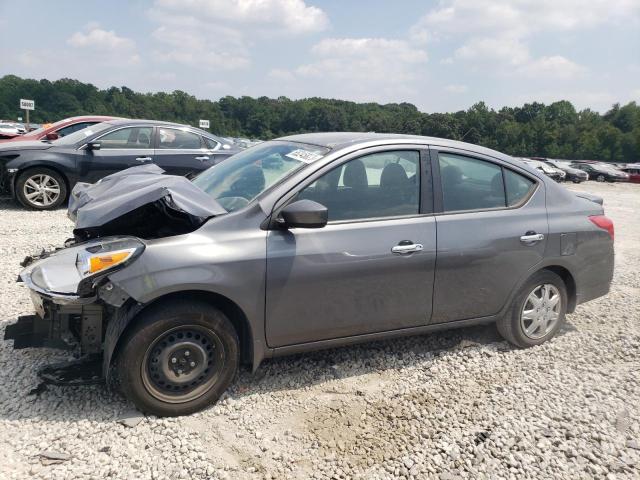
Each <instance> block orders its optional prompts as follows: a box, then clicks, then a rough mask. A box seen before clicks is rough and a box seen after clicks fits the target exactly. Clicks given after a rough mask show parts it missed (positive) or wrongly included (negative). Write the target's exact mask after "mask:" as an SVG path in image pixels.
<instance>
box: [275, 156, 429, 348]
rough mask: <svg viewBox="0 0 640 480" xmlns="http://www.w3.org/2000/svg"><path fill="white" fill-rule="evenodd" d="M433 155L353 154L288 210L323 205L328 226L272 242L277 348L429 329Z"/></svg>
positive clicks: (283, 234)
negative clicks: (303, 204)
mask: <svg viewBox="0 0 640 480" xmlns="http://www.w3.org/2000/svg"><path fill="white" fill-rule="evenodd" d="M425 155H428V151H427V150H426V149H424V148H422V149H421V148H420V147H406V146H403V147H395V148H391V147H387V148H386V149H382V151H375V152H371V153H357V154H353V155H351V156H350V157H347V159H344V160H341V161H339V165H337V166H330V167H325V169H324V171H323V172H321V173H320V174H318V175H316V176H315V177H312V178H311V179H310V183H308V184H307V185H306V186H304V187H302V188H301V189H300V190H299V191H298V192H297V193H296V194H295V196H294V197H293V198H291V199H289V200H287V201H286V202H285V203H284V204H283V206H284V205H285V204H287V203H289V202H291V201H295V200H296V199H303V198H306V199H311V200H314V201H317V202H319V203H322V204H323V205H325V206H326V207H327V208H328V211H329V223H328V224H327V225H326V226H325V227H324V228H319V229H295V228H294V229H289V230H272V231H270V232H269V234H268V237H267V290H266V332H267V343H268V345H269V346H270V347H280V346H285V345H293V344H300V343H306V342H313V341H319V340H327V339H333V338H340V337H348V336H353V335H361V334H367V333H373V332H381V331H387V330H395V329H401V328H407V327H415V326H420V325H425V324H427V323H428V321H429V318H430V316H431V296H432V290H433V274H434V265H435V248H436V225H435V221H434V217H433V215H432V214H431V202H430V200H429V199H430V198H432V193H431V189H430V185H431V175H430V173H428V170H429V168H430V167H429V163H428V161H426V158H425Z"/></svg>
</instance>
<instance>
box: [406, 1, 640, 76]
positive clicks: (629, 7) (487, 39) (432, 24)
mask: <svg viewBox="0 0 640 480" xmlns="http://www.w3.org/2000/svg"><path fill="white" fill-rule="evenodd" d="M629 19H635V20H636V21H638V20H640V1H638V0H589V1H588V2H585V1H584V0H513V1H510V2H505V1H503V0H442V1H441V2H440V4H439V6H438V7H436V8H434V9H431V10H430V11H428V12H427V13H426V14H425V15H424V16H423V17H422V18H420V20H418V22H417V23H416V24H414V25H413V27H411V30H410V35H411V38H412V39H413V40H414V41H418V42H424V41H436V40H442V39H446V40H449V41H453V42H456V41H457V42H458V45H459V46H458V47H457V48H456V49H455V52H454V55H453V59H454V60H458V61H464V62H472V63H474V64H475V65H476V66H479V67H482V66H484V67H486V69H487V70H488V71H492V72H494V73H497V74H502V73H512V72H513V71H514V70H513V68H514V67H517V69H516V72H519V73H524V74H526V73H534V72H544V73H545V74H547V75H550V76H554V77H556V78H572V77H575V76H576V75H578V74H579V73H581V72H582V71H584V68H583V67H581V66H579V65H577V64H575V63H574V62H573V61H571V60H569V59H567V58H565V57H563V56H561V55H559V54H558V53H557V52H549V53H550V54H549V55H548V56H542V57H540V58H534V57H533V55H531V53H530V48H529V42H530V39H531V37H532V36H533V35H534V34H539V33H549V32H567V31H574V30H579V29H581V30H584V29H586V28H590V27H594V26H598V25H602V24H615V23H617V22H623V21H625V22H626V21H628V20H629Z"/></svg>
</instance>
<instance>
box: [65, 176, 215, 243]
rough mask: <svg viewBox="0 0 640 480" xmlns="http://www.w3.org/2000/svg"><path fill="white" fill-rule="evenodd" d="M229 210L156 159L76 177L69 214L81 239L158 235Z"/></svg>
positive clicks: (189, 229) (182, 229)
mask: <svg viewBox="0 0 640 480" xmlns="http://www.w3.org/2000/svg"><path fill="white" fill-rule="evenodd" d="M224 213H226V210H225V209H224V208H222V207H221V206H220V205H219V204H218V203H217V202H216V201H215V200H214V199H213V198H212V197H210V196H209V195H207V194H206V193H205V192H203V191H202V190H200V189H199V188H198V187H196V186H195V185H194V184H193V183H192V182H191V181H189V180H187V179H186V178H185V177H180V176H176V175H164V170H162V169H161V168H160V167H158V166H157V165H154V164H148V165H141V166H138V167H132V168H128V169H126V170H122V171H120V172H117V173H114V174H112V175H109V176H107V177H104V178H103V179H101V180H99V181H98V182H97V183H93V184H90V183H78V184H76V186H75V187H74V188H73V191H72V192H71V196H70V198H69V208H68V216H69V218H70V219H71V220H73V221H74V222H75V229H74V230H73V233H74V236H75V237H76V240H78V241H85V240H88V239H91V238H97V237H103V236H108V235H134V236H137V237H140V238H145V239H149V238H160V237H166V236H171V235H179V234H182V233H188V232H192V231H194V230H196V229H197V228H198V227H200V225H202V224H203V223H204V222H205V221H207V219H209V218H211V217H215V216H217V215H222V214H224Z"/></svg>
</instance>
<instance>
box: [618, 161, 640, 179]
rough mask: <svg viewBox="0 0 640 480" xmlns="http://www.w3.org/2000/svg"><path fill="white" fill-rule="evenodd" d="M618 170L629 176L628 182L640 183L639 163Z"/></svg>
mask: <svg viewBox="0 0 640 480" xmlns="http://www.w3.org/2000/svg"><path fill="white" fill-rule="evenodd" d="M620 170H622V171H623V172H626V173H628V174H629V181H630V182H632V183H640V163H634V164H629V165H627V166H626V167H624V168H621V169H620Z"/></svg>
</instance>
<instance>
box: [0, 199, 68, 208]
mask: <svg viewBox="0 0 640 480" xmlns="http://www.w3.org/2000/svg"><path fill="white" fill-rule="evenodd" d="M66 209H67V202H65V203H63V204H62V205H61V206H59V207H58V208H55V209H54V210H47V211H53V212H57V211H58V210H66ZM0 210H5V211H7V210H10V211H24V212H36V211H37V210H30V209H28V208H26V207H23V206H22V205H20V204H19V203H18V202H17V201H14V200H13V199H12V198H11V197H6V196H0Z"/></svg>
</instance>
